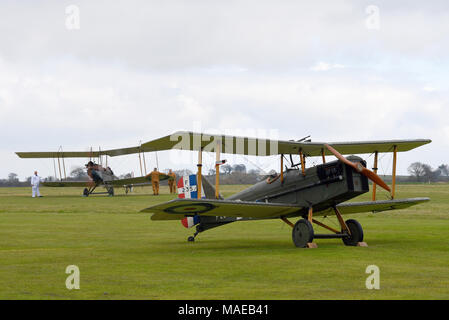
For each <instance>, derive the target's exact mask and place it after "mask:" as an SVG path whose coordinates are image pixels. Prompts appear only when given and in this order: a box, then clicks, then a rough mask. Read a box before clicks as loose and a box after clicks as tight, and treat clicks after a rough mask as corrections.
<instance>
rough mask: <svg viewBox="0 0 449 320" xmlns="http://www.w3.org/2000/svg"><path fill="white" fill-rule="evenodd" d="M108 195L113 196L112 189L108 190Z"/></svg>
mask: <svg viewBox="0 0 449 320" xmlns="http://www.w3.org/2000/svg"><path fill="white" fill-rule="evenodd" d="M108 195H109V196H110V197H113V196H114V188H113V187H110V188H109V189H108Z"/></svg>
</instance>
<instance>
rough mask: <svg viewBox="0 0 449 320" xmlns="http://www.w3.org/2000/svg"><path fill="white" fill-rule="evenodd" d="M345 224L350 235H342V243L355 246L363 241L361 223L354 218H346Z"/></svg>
mask: <svg viewBox="0 0 449 320" xmlns="http://www.w3.org/2000/svg"><path fill="white" fill-rule="evenodd" d="M345 222H346V225H347V226H348V228H349V230H350V231H351V235H348V236H347V237H344V238H343V239H342V240H343V243H344V244H345V245H346V246H357V244H358V243H359V242H362V241H363V229H362V226H361V224H360V223H359V222H358V221H357V220H354V219H349V220H346V221H345Z"/></svg>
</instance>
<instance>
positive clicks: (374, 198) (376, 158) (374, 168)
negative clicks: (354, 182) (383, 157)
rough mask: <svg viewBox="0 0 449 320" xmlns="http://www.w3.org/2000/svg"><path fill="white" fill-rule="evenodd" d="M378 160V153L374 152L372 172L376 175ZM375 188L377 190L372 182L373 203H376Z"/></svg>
mask: <svg viewBox="0 0 449 320" xmlns="http://www.w3.org/2000/svg"><path fill="white" fill-rule="evenodd" d="M378 158H379V152H378V151H375V152H374V165H373V172H374V173H375V174H377V169H378V168H377V161H378ZM376 188H377V184H376V183H375V182H373V196H372V200H373V201H376Z"/></svg>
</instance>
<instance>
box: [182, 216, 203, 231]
mask: <svg viewBox="0 0 449 320" xmlns="http://www.w3.org/2000/svg"><path fill="white" fill-rule="evenodd" d="M181 223H182V225H183V226H184V227H186V228H191V227H193V226H195V225H197V224H198V223H200V217H199V216H193V217H185V218H184V219H182V220H181Z"/></svg>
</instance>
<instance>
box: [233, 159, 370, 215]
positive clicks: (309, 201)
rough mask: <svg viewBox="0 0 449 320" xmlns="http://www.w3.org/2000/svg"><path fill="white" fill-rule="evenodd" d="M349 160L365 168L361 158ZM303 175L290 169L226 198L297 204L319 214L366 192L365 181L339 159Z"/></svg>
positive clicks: (315, 167) (312, 168)
mask: <svg viewBox="0 0 449 320" xmlns="http://www.w3.org/2000/svg"><path fill="white" fill-rule="evenodd" d="M350 160H351V161H353V162H362V164H363V165H364V166H366V163H365V162H364V161H363V160H362V159H361V158H358V157H354V156H353V157H351V158H350ZM304 173H305V174H304V175H303V174H302V172H301V170H297V169H289V170H287V171H285V172H284V174H283V178H281V177H278V178H277V179H276V180H275V181H273V182H271V183H270V180H272V178H268V179H266V180H264V181H261V182H259V183H257V184H255V185H253V186H251V187H249V188H247V189H245V190H243V191H241V192H239V193H237V194H234V195H232V196H231V197H229V198H228V199H229V200H241V201H257V202H268V203H284V204H286V203H288V204H296V205H298V206H299V207H303V208H305V209H304V211H305V212H306V210H307V208H309V207H313V209H314V210H317V211H320V210H323V209H325V208H328V207H329V206H334V205H337V204H338V203H341V202H344V201H347V200H349V199H351V198H354V197H356V196H358V195H360V194H363V193H365V192H368V191H369V185H368V179H367V178H366V177H365V176H363V175H361V174H360V173H358V172H356V171H355V170H353V169H352V168H351V167H349V166H348V165H346V164H344V163H343V162H341V161H339V160H336V161H332V162H328V163H325V164H320V165H317V166H314V167H311V168H308V169H306V170H305V172H304Z"/></svg>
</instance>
